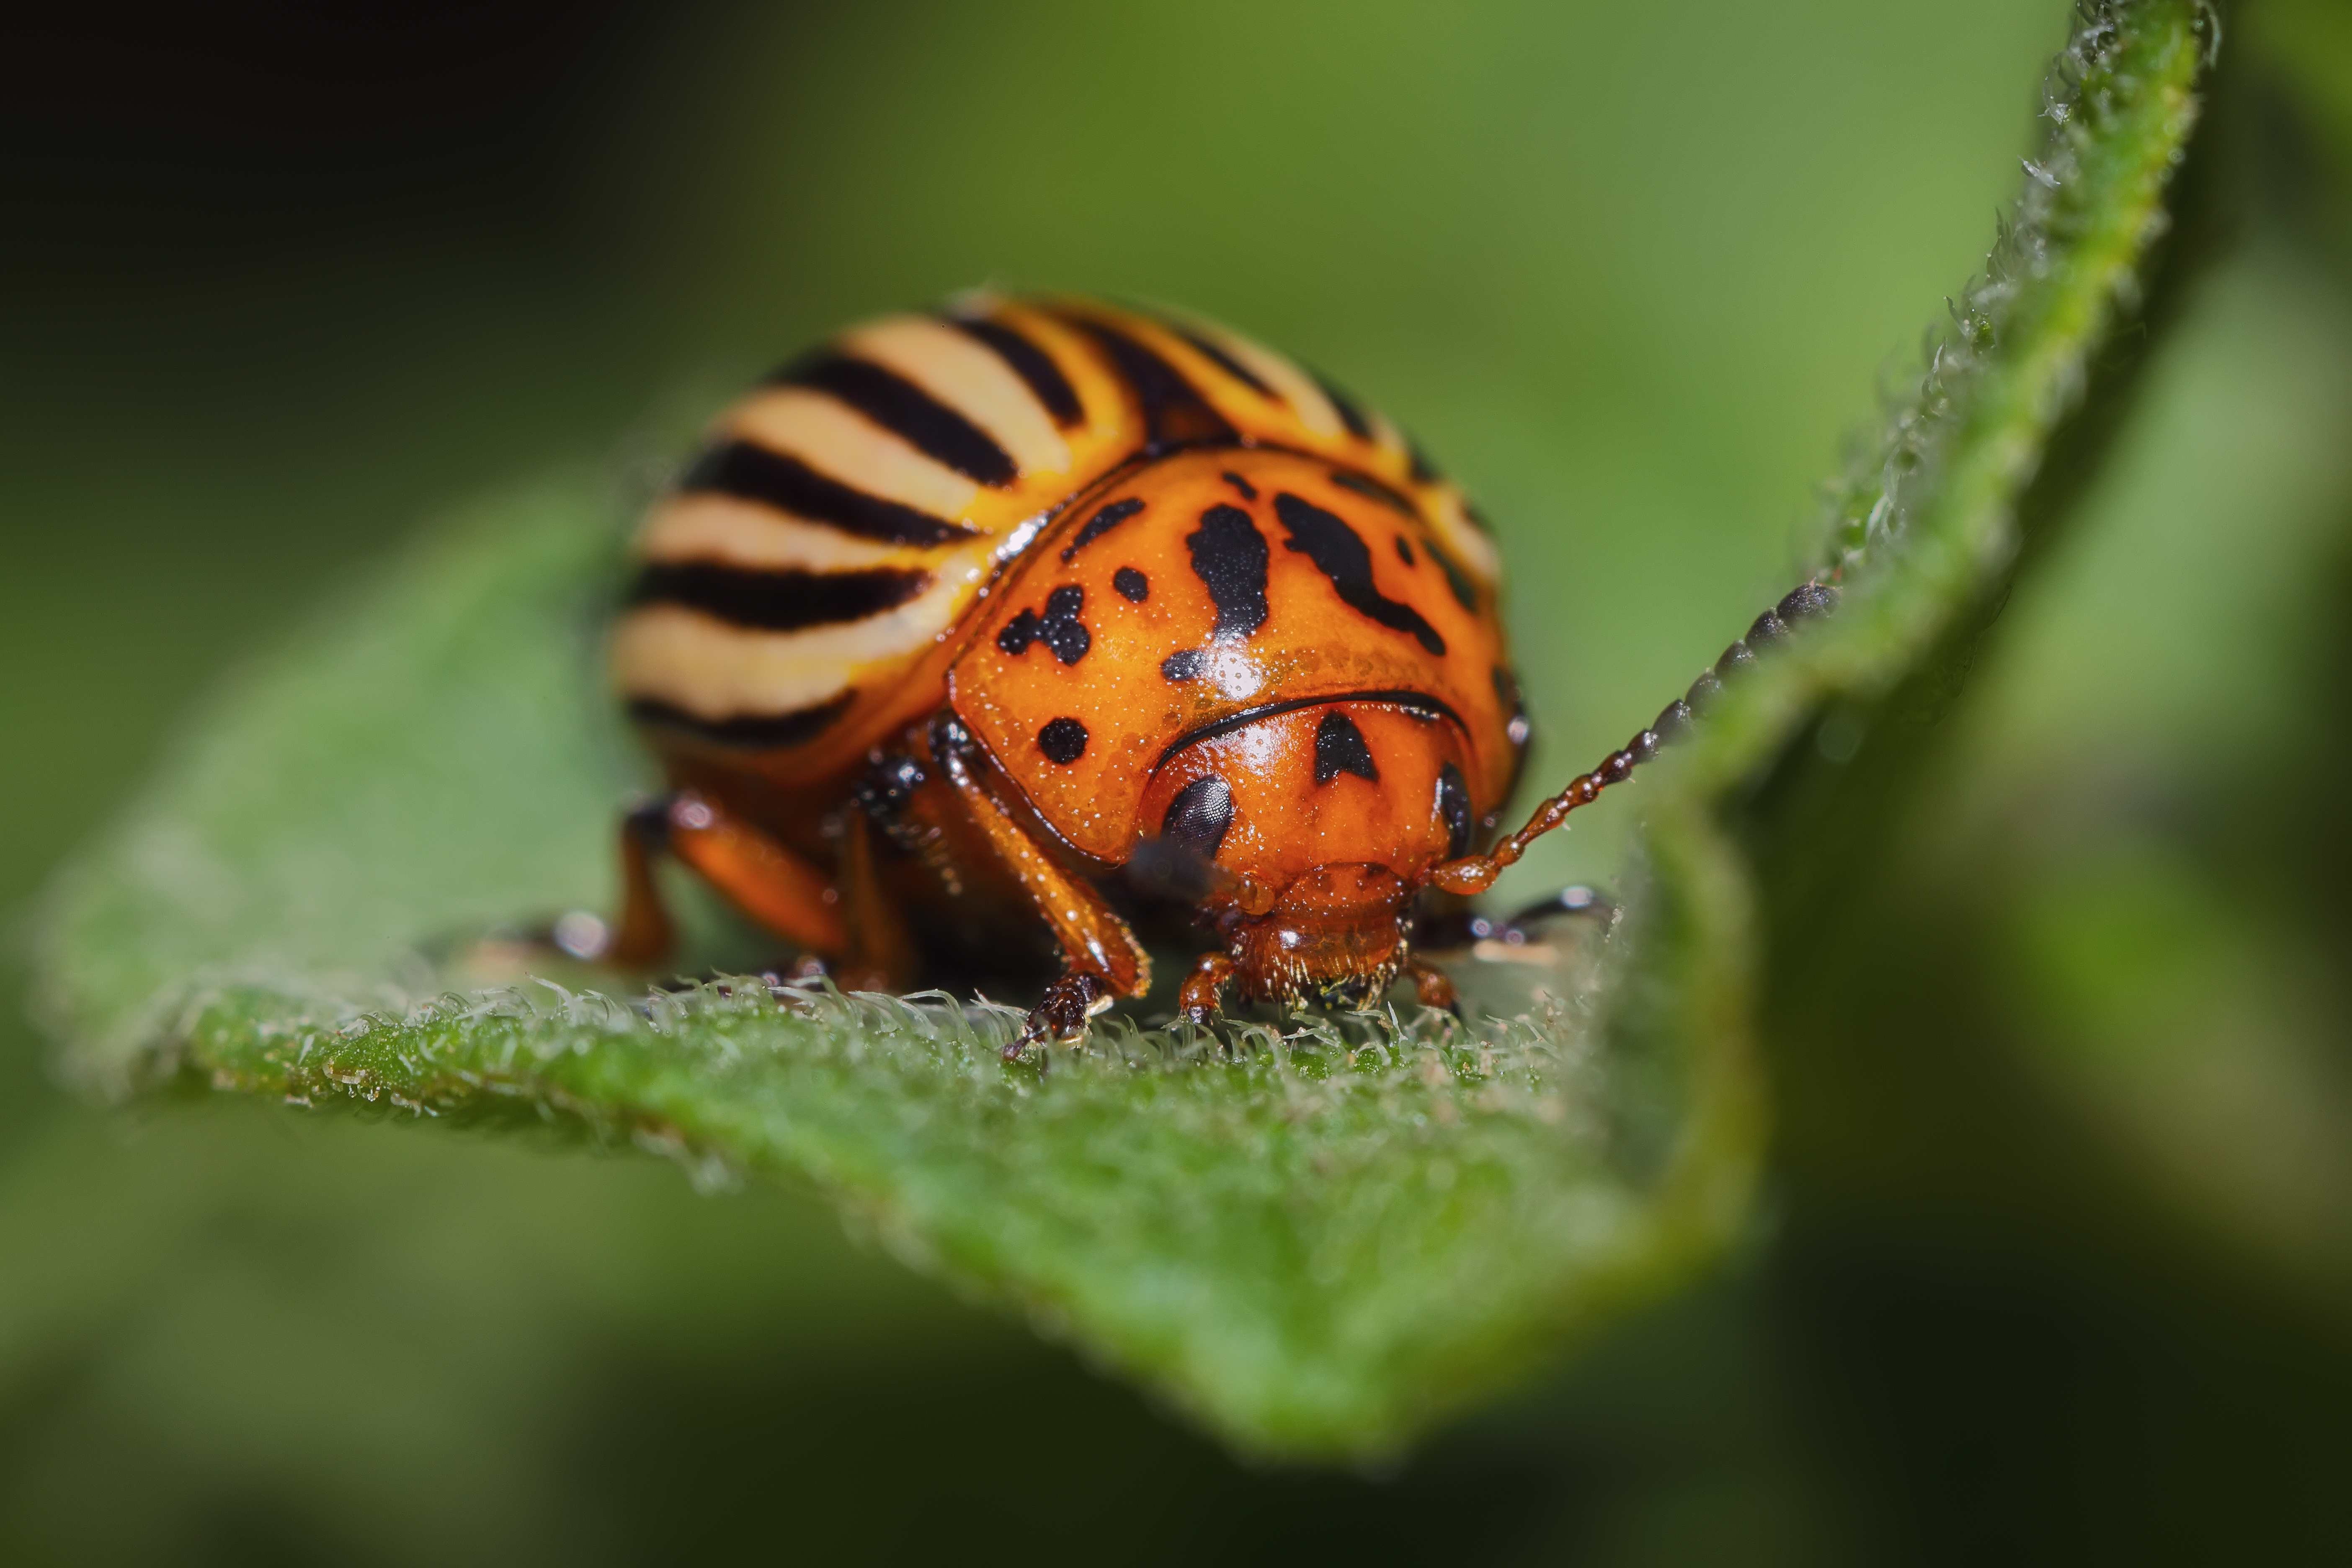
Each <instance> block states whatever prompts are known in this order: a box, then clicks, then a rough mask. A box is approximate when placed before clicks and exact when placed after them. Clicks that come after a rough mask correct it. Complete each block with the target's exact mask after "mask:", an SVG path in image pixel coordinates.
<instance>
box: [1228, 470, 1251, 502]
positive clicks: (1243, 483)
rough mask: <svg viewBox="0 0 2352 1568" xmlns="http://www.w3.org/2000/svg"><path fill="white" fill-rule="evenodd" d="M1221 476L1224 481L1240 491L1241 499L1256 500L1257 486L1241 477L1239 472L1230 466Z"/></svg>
mask: <svg viewBox="0 0 2352 1568" xmlns="http://www.w3.org/2000/svg"><path fill="white" fill-rule="evenodd" d="M1223 478H1224V481H1225V483H1227V484H1229V485H1231V486H1233V487H1234V489H1237V490H1239V491H1241V492H1242V500H1257V487H1256V486H1255V485H1254V484H1252V483H1250V482H1249V481H1248V480H1247V479H1244V478H1242V477H1241V476H1240V475H1239V474H1237V473H1235V472H1234V471H1233V470H1232V469H1231V468H1227V469H1226V470H1225V471H1224V475H1223Z"/></svg>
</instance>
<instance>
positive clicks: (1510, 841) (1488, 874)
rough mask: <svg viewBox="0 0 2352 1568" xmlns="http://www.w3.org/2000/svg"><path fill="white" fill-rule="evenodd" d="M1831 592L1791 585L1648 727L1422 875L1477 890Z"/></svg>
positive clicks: (1686, 728) (1686, 720)
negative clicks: (1492, 836)
mask: <svg viewBox="0 0 2352 1568" xmlns="http://www.w3.org/2000/svg"><path fill="white" fill-rule="evenodd" d="M1837 602H1838V591H1837V590H1836V589H1835V588H1832V587H1831V586H1829V585H1828V584H1825V583H1807V584H1804V586H1802V587H1801V588H1797V589H1794V590H1792V591H1791V592H1790V594H1789V595H1787V596H1786V597H1785V598H1783V599H1782V600H1781V601H1780V603H1779V604H1778V605H1774V606H1772V608H1770V609H1769V610H1767V611H1765V612H1764V613H1763V614H1762V615H1760V616H1757V617H1756V620H1755V623H1754V624H1753V625H1751V626H1749V627H1748V635H1747V636H1746V637H1742V638H1741V639H1740V640H1738V642H1735V643H1733V644H1732V645H1731V646H1730V647H1727V648H1725V649H1724V650H1723V657H1722V658H1718V659H1717V660H1716V661H1715V667H1714V668H1711V669H1708V670H1706V671H1703V672H1702V673H1701V674H1700V676H1699V678H1698V679H1696V680H1694V681H1692V682H1691V684H1690V689H1689V690H1688V691H1686V692H1685V693H1684V694H1683V695H1682V696H1680V697H1677V698H1676V699H1675V700H1673V701H1672V702H1669V703H1667V704H1666V705H1665V707H1664V708H1663V709H1661V710H1659V713H1658V716H1657V717H1656V718H1655V719H1654V720H1652V721H1650V727H1649V728H1648V729H1646V730H1643V731H1642V732H1641V733H1640V734H1638V735H1636V736H1634V737H1633V739H1632V740H1630V741H1628V742H1625V746H1624V749H1623V750H1622V751H1617V752H1611V753H1610V754H1609V755H1608V756H1607V757H1605V758H1603V759H1602V760H1601V765H1600V766H1599V767H1597V768H1595V769H1593V770H1592V771H1591V773H1584V774H1581V775H1580V776H1578V777H1577V778H1574V779H1572V780H1570V782H1569V785H1568V787H1567V788H1566V789H1564V790H1562V791H1560V792H1559V794H1558V795H1554V796H1552V797H1551V798H1550V799H1549V800H1547V801H1545V802H1544V803H1543V804H1542V805H1539V806H1538V807H1536V812H1535V815H1534V816H1530V817H1529V818H1528V825H1527V826H1525V827H1522V828H1520V829H1519V830H1518V831H1517V833H1514V834H1512V835H1511V836H1510V837H1508V838H1506V839H1504V840H1503V841H1502V842H1501V843H1500V844H1497V845H1496V846H1495V847H1494V848H1493V849H1492V850H1490V851H1488V852H1487V853H1486V854H1484V855H1465V856H1463V857H1461V858H1459V859H1455V860H1448V861H1446V862H1444V864H1443V865H1440V866H1439V867H1438V868H1436V869H1435V870H1433V871H1432V872H1431V873H1430V876H1429V879H1430V881H1431V882H1432V883H1433V885H1435V886H1437V887H1440V888H1443V889H1445V890H1446V891H1447V892H1449V893H1483V892H1485V891H1486V889H1488V888H1489V887H1492V886H1493V885H1494V881H1495V879H1496V877H1498V876H1500V875H1502V872H1503V868H1505V867H1507V866H1511V865H1515V864H1517V861H1518V858H1519V857H1520V856H1522V855H1524V854H1526V853H1527V852H1528V845H1530V844H1532V843H1534V842H1535V841H1536V840H1537V839H1538V838H1541V837H1543V836H1544V835H1545V834H1547V833H1549V832H1550V831H1551V830H1552V829H1553V828H1555V827H1558V826H1559V825H1560V824H1561V823H1563V822H1565V821H1567V820H1568V814H1569V813H1570V812H1571V811H1574V810H1575V809H1576V808H1577V807H1578V806H1580V805H1591V804H1592V802H1593V799H1594V797H1595V796H1597V795H1600V793H1601V791H1602V790H1604V789H1607V788H1608V787H1609V786H1610V785H1611V784H1623V783H1624V782H1625V781H1626V780H1627V779H1629V778H1631V777H1633V770H1634V769H1635V768H1637V767H1639V766H1641V765H1642V764H1643V763H1646V762H1648V761H1649V760H1650V759H1651V758H1652V757H1654V756H1656V755H1657V754H1658V752H1659V750H1660V749H1661V748H1662V747H1665V746H1671V745H1673V744H1674V743H1675V742H1676V741H1679V740H1681V739H1682V738H1683V737H1684V736H1685V735H1686V734H1688V733H1689V732H1690V727H1691V721H1692V720H1694V719H1696V717H1697V716H1698V715H1699V714H1701V713H1703V712H1705V711H1706V706H1707V704H1708V703H1709V702H1712V701H1713V700H1715V695H1716V693H1717V692H1718V691H1721V690H1722V689H1723V683H1724V681H1725V680H1726V679H1727V678H1729V677H1731V676H1734V675H1737V674H1738V673H1739V672H1740V671H1741V670H1743V669H1745V668H1748V666H1749V665H1751V664H1754V663H1755V662H1756V656H1757V654H1758V653H1759V651H1761V650H1763V649H1766V648H1769V647H1771V646H1772V645H1773V644H1775V643H1777V642H1779V641H1780V639H1782V638H1783V637H1787V636H1788V635H1789V631H1790V626H1792V625H1794V624H1795V623H1797V622H1799V621H1806V620H1811V619H1814V618H1816V617H1818V616H1826V615H1828V614H1829V613H1830V612H1831V611H1832V610H1834V609H1836V608H1837Z"/></svg>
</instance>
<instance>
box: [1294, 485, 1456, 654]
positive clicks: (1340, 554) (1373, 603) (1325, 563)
mask: <svg viewBox="0 0 2352 1568" xmlns="http://www.w3.org/2000/svg"><path fill="white" fill-rule="evenodd" d="M1274 511H1275V515H1276V517H1278V518H1280V519H1281V520H1282V526H1283V527H1284V528H1286V529H1287V530H1289V531H1290V537H1289V538H1288V539H1286V540H1285V541H1284V544H1285V546H1286V548H1288V549H1291V550H1296V551H1297V552H1299V553H1300V554H1302V555H1304V556H1306V557H1307V559H1308V560H1309V561H1312V562H1314V563H1315V565H1316V569H1317V570H1318V571H1320V572H1321V573H1322V574H1323V575H1325V576H1326V577H1328V578H1329V579H1331V586H1332V587H1334V588H1336V589H1338V590H1339V597H1340V599H1341V601H1342V602H1344V603H1345V604H1346V605H1348V606H1349V608H1350V609H1354V610H1359V611H1361V612H1362V613H1363V614H1365V615H1367V616H1370V617H1371V618H1372V619H1373V620H1375V621H1378V622H1379V623H1380V624H1381V625H1382V626H1386V627H1388V628H1389V629H1390V630H1391V631H1398V632H1410V633H1412V636H1413V637H1415V638H1417V639H1418V640H1419V641H1420V643H1421V646H1422V647H1424V648H1426V649H1428V650H1429V651H1430V652H1431V653H1433V654H1435V655H1437V656H1438V657H1439V658H1444V656H1445V639H1444V637H1440V636H1438V635H1437V628H1436V627H1435V626H1431V625H1430V624H1429V623H1428V622H1427V621H1425V620H1423V618H1422V615H1421V612H1420V611H1419V610H1416V609H1414V608H1413V607H1412V605H1407V604H1403V603H1402V602H1400V601H1398V600H1395V599H1391V598H1390V597H1388V596H1387V595H1384V594H1382V593H1381V591H1380V589H1379V588H1377V587H1375V586H1374V585H1373V584H1372V552H1371V551H1370V549H1368V548H1367V547H1366V546H1365V544H1364V541H1363V537H1362V536H1361V535H1360V534H1359V533H1357V531H1355V530H1354V529H1352V528H1349V526H1348V524H1347V521H1346V520H1344V519H1343V518H1341V517H1339V515H1338V514H1337V513H1335V512H1328V511H1325V510H1323V509H1322V508H1321V507H1319V506H1317V505H1315V504H1314V503H1313V502H1312V501H1306V500H1300V499H1299V498H1298V497H1297V496H1295V495H1292V494H1291V493H1290V492H1289V491H1288V490H1284V491H1283V492H1282V493H1281V494H1279V495H1277V496H1276V497H1275V498H1274Z"/></svg>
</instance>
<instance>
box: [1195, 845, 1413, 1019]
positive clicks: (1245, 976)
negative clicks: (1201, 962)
mask: <svg viewBox="0 0 2352 1568" xmlns="http://www.w3.org/2000/svg"><path fill="white" fill-rule="evenodd" d="M1411 907H1412V888H1411V887H1410V886H1408V885H1407V884H1406V882H1405V880H1404V879H1403V878H1402V877H1399V876H1398V875H1397V874H1396V873H1395V872H1394V871H1391V870H1390V869H1389V868H1387V867H1386V866H1373V865H1335V866H1318V867H1316V868H1314V869H1313V870H1311V871H1308V872H1306V873H1304V874H1303V875H1301V876H1300V877H1298V878H1297V879H1296V880H1294V881H1293V882H1292V883H1291V884H1290V886H1288V887H1287V888H1286V889H1283V891H1282V895H1281V897H1279V898H1277V899H1276V900H1275V902H1274V907H1273V908H1272V909H1270V910H1267V911H1266V912H1265V914H1264V915H1262V916H1260V917H1258V918H1257V919H1255V920H1252V921H1246V922H1244V924H1243V926H1242V927H1241V929H1240V931H1238V932H1237V933H1236V934H1235V938H1234V950H1233V956H1234V967H1235V970H1236V978H1238V979H1239V981H1240V982H1241V985H1242V989H1243V990H1244V991H1245V992H1247V993H1248V994H1250V995H1251V996H1252V997H1254V998H1256V999H1257V1000H1260V1001H1286V1002H1298V1001H1302V1000H1304V999H1306V998H1307V996H1308V995H1309V994H1312V995H1313V996H1314V997H1315V999H1316V1000H1318V1001H1319V1002H1322V1003H1324V1004H1326V1005H1339V1006H1355V1005H1361V1004H1362V1003H1363V1002H1365V1001H1367V1000H1369V999H1370V998H1371V997H1374V996H1377V995H1379V994H1380V993H1381V992H1382V991H1384V990H1386V989H1387V988H1388V984H1389V983H1390V982H1391V980H1394V979H1395V978H1396V975H1397V972H1398V970H1399V969H1401V968H1402V966H1403V964H1404V961H1405V957H1406V952H1407V949H1406V931H1407V926H1408V924H1409V918H1408V917H1409V910H1410V909H1411Z"/></svg>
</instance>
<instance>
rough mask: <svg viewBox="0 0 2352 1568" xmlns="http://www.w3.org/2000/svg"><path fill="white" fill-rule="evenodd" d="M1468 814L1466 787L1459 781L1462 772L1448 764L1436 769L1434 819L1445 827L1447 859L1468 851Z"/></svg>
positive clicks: (1467, 791)
mask: <svg viewBox="0 0 2352 1568" xmlns="http://www.w3.org/2000/svg"><path fill="white" fill-rule="evenodd" d="M1470 815H1471V814H1470V786H1469V785H1468V784H1464V783H1463V782H1462V770H1461V769H1460V768H1457V767H1455V766H1454V764H1453V763H1446V764H1445V765H1444V767H1442V768H1440V769H1438V770H1437V820H1438V821H1440V822H1442V823H1444V824H1445V853H1446V855H1447V856H1448V858H1452V857H1454V856H1459V855H1464V854H1467V853H1468V852H1469V849H1470Z"/></svg>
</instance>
